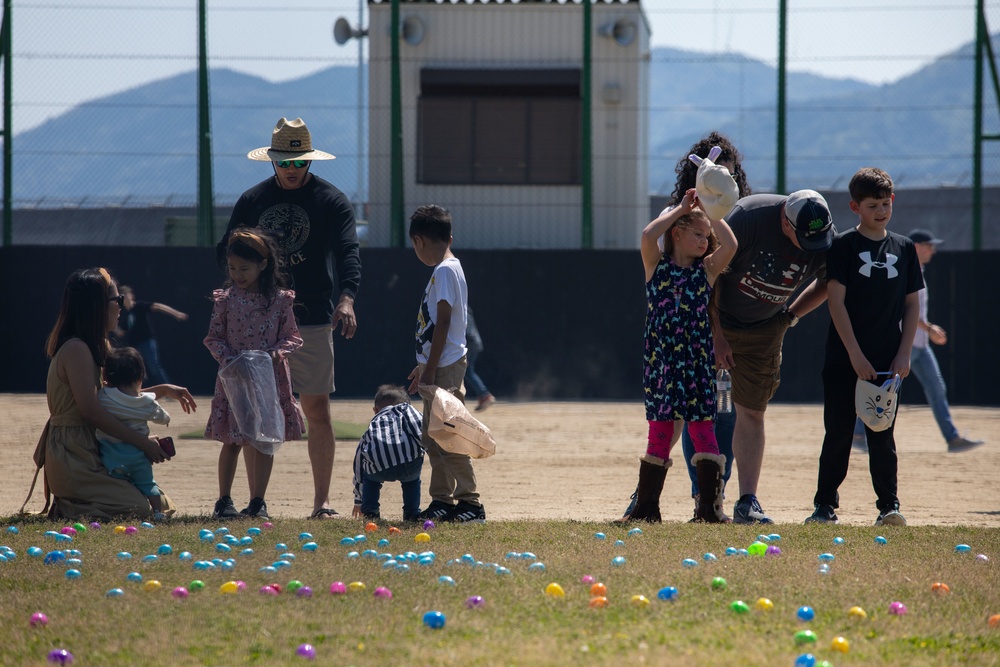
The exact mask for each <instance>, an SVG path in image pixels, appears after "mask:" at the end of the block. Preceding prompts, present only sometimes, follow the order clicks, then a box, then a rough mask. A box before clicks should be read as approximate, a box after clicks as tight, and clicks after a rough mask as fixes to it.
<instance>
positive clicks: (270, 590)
mask: <svg viewBox="0 0 1000 667" xmlns="http://www.w3.org/2000/svg"><path fill="white" fill-rule="evenodd" d="M257 592H258V593H260V594H261V595H270V596H272V597H273V596H275V595H280V592H279V591H278V589H276V588H275V587H274V586H272V585H270V584H266V585H264V586H261V587H260V588H258V589H257Z"/></svg>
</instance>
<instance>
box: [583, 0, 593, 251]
mask: <svg viewBox="0 0 1000 667" xmlns="http://www.w3.org/2000/svg"><path fill="white" fill-rule="evenodd" d="M581 4H582V5H583V77H582V81H581V82H580V83H581V85H582V89H581V97H582V98H583V109H582V112H583V118H582V119H581V121H582V122H581V125H582V126H583V127H582V128H581V132H580V134H581V135H582V136H581V139H582V140H583V146H581V151H580V157H581V160H582V162H583V164H582V165H581V167H582V169H583V173H582V174H581V176H582V180H583V183H582V184H581V188H580V195H581V197H580V198H581V202H580V207H581V209H582V210H581V213H582V215H581V221H580V232H581V233H580V237H581V238H580V241H581V246H582V247H583V248H584V249H585V250H589V249H591V248H593V247H594V187H593V181H594V170H593V145H592V141H591V139H592V137H591V134H592V133H591V123H592V120H591V104H592V103H593V100H592V95H591V86H590V77H591V72H592V69H593V68H592V66H591V59H592V53H591V48H592V44H591V39H592V37H591V32H592V31H591V25H592V23H593V16H592V11H591V0H582V2H581Z"/></svg>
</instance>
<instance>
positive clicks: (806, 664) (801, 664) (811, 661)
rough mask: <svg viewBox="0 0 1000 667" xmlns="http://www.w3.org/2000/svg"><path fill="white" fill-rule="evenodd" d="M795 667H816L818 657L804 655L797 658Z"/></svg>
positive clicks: (810, 654) (809, 654)
mask: <svg viewBox="0 0 1000 667" xmlns="http://www.w3.org/2000/svg"><path fill="white" fill-rule="evenodd" d="M795 667H816V656H814V655H813V654H812V653H803V654H802V655H800V656H799V657H797V658H795Z"/></svg>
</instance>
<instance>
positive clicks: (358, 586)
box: [347, 581, 366, 593]
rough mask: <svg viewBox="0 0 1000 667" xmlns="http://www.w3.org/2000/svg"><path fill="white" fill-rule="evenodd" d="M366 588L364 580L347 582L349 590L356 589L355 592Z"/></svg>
mask: <svg viewBox="0 0 1000 667" xmlns="http://www.w3.org/2000/svg"><path fill="white" fill-rule="evenodd" d="M365 588H366V587H365V582H363V581H352V582H351V583H349V584H347V590H349V591H354V592H355V593H360V592H361V591H363V590H365Z"/></svg>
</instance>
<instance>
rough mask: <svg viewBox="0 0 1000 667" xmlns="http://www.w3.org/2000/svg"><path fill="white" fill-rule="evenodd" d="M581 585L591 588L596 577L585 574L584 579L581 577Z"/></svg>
mask: <svg viewBox="0 0 1000 667" xmlns="http://www.w3.org/2000/svg"><path fill="white" fill-rule="evenodd" d="M580 583H582V584H584V585H585V586H589V585H590V584H592V583H594V577H593V576H591V575H589V574H585V575H583V576H582V577H580Z"/></svg>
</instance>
